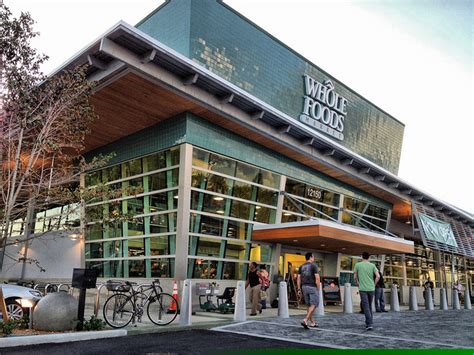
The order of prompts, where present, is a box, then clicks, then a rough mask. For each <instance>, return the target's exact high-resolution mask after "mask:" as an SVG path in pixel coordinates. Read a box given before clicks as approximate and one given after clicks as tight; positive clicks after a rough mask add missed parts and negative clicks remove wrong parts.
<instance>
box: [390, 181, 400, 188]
mask: <svg viewBox="0 0 474 355" xmlns="http://www.w3.org/2000/svg"><path fill="white" fill-rule="evenodd" d="M388 186H389V187H391V188H394V189H396V188H397V187H398V186H400V183H399V182H391V183H390V184H388Z"/></svg>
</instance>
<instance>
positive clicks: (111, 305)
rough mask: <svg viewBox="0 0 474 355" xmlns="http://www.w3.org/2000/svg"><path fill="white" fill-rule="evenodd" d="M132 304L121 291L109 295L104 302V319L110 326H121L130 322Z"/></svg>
mask: <svg viewBox="0 0 474 355" xmlns="http://www.w3.org/2000/svg"><path fill="white" fill-rule="evenodd" d="M133 312H134V311H133V304H132V301H131V300H130V297H129V296H127V295H124V294H123V293H116V294H115V295H112V296H110V297H109V298H108V299H107V301H105V304H104V319H105V321H106V322H107V324H108V325H110V326H111V327H112V328H123V327H125V326H126V325H127V324H128V323H130V322H131V320H132V317H133Z"/></svg>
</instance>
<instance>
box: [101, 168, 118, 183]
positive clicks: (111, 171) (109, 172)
mask: <svg viewBox="0 0 474 355" xmlns="http://www.w3.org/2000/svg"><path fill="white" fill-rule="evenodd" d="M121 177H122V172H121V168H120V165H113V166H110V167H108V168H105V169H103V170H102V181H103V182H104V183H106V182H109V181H115V180H120V178H121Z"/></svg>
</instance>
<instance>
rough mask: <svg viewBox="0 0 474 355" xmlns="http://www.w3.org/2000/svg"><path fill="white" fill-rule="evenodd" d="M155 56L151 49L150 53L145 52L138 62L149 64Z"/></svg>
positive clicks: (153, 50) (154, 51)
mask: <svg viewBox="0 0 474 355" xmlns="http://www.w3.org/2000/svg"><path fill="white" fill-rule="evenodd" d="M155 56H156V49H152V50H151V51H148V52H146V53H145V54H144V55H142V56H141V57H140V62H141V63H142V64H146V63H150V62H151V61H152V60H153V59H155Z"/></svg>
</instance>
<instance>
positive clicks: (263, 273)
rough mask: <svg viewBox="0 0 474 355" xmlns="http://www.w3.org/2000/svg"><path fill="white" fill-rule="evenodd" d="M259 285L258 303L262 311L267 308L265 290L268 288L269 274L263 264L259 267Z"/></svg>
mask: <svg viewBox="0 0 474 355" xmlns="http://www.w3.org/2000/svg"><path fill="white" fill-rule="evenodd" d="M259 276H260V285H261V287H262V289H261V291H260V303H261V304H262V309H266V308H267V298H268V295H267V290H268V289H269V287H270V274H269V273H268V271H267V267H266V266H265V265H264V264H261V265H260V271H259Z"/></svg>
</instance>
